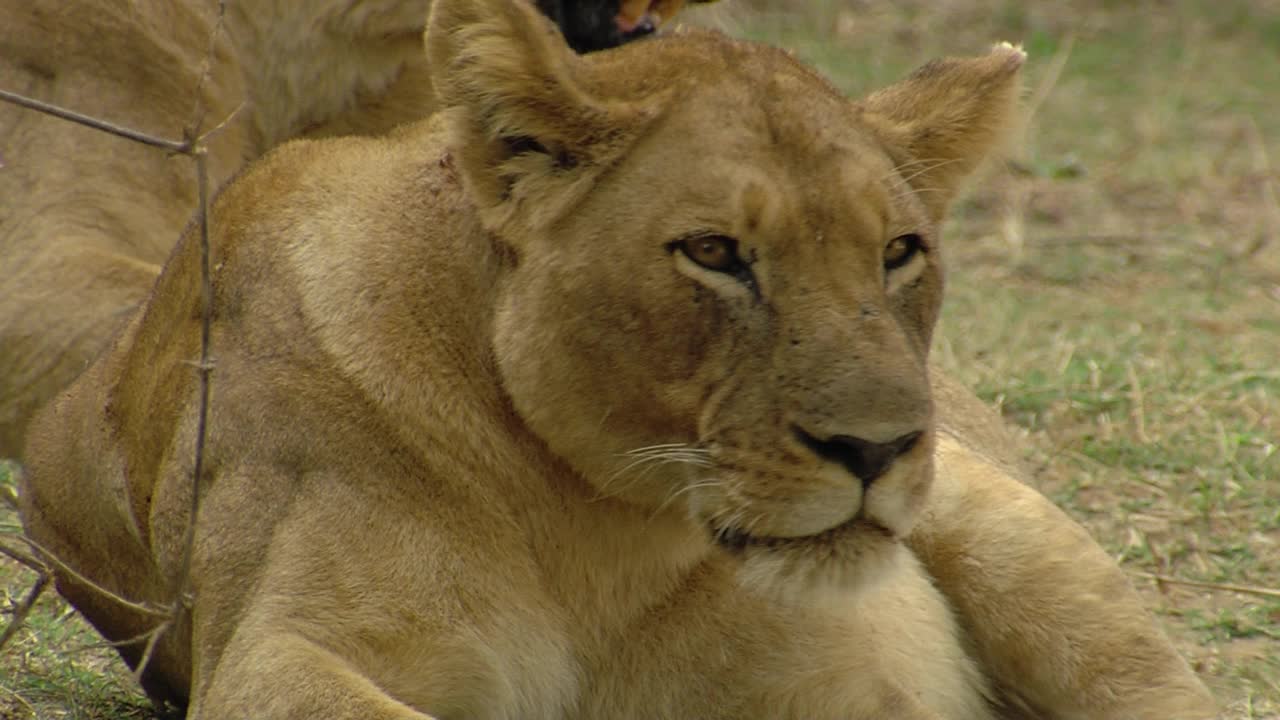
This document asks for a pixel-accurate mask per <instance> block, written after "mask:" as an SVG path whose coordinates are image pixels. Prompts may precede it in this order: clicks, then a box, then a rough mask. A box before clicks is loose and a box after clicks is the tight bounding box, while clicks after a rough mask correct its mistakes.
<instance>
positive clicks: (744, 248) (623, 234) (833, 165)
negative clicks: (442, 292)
mask: <svg viewBox="0 0 1280 720" xmlns="http://www.w3.org/2000/svg"><path fill="white" fill-rule="evenodd" d="M539 37H540V36H539ZM433 41H435V38H433ZM532 44H533V45H534V46H535V52H534V54H533V57H532V58H529V57H526V58H523V59H522V60H521V61H520V62H519V67H520V68H530V67H533V68H535V70H534V72H536V69H537V67H538V66H539V65H540V64H541V65H544V66H552V67H555V68H557V71H556V72H552V73H550V75H549V77H550V82H553V83H562V84H563V85H564V86H566V87H567V89H566V90H565V91H564V92H563V93H560V92H557V91H556V88H555V87H554V86H551V87H550V89H549V90H548V89H547V83H548V81H549V80H548V78H546V77H544V78H537V79H536V82H535V78H525V79H524V80H523V82H525V83H530V84H537V82H541V83H542V84H543V91H542V92H534V93H532V94H533V95H535V97H533V98H530V97H528V96H529V95H530V93H529V92H528V91H521V90H519V89H518V86H512V91H513V92H515V93H520V94H521V95H522V96H523V97H522V99H521V102H519V103H517V104H516V105H514V106H513V107H511V108H503V107H501V106H500V105H498V104H495V103H494V102H493V100H492V98H493V90H492V88H491V87H482V88H477V87H474V85H476V84H480V85H483V84H484V83H485V82H489V81H494V80H495V79H496V77H497V75H499V74H502V75H507V74H518V73H519V72H520V69H518V68H517V65H516V64H513V65H511V66H509V67H504V68H503V71H502V72H501V73H494V74H493V75H491V76H485V77H474V76H471V75H470V73H468V72H467V71H468V70H469V69H470V68H467V67H462V68H461V69H460V71H459V72H458V73H457V74H456V75H454V76H453V77H450V78H447V79H446V80H445V81H444V82H445V83H446V84H445V85H442V86H441V87H444V88H445V91H444V92H445V94H446V97H448V96H449V94H450V93H451V92H452V93H454V97H455V99H457V100H458V101H459V105H460V107H461V109H462V112H459V114H458V118H457V123H458V127H459V132H461V133H463V138H464V139H465V142H463V143H460V144H459V145H457V146H456V147H457V148H458V152H459V153H460V154H461V155H462V161H463V162H462V166H463V170H464V177H465V178H466V179H467V181H468V185H469V189H470V190H471V192H472V193H473V195H474V196H475V197H476V198H477V204H478V206H479V207H480V209H481V212H482V215H483V216H484V217H485V218H486V222H487V224H488V225H489V226H490V227H491V228H492V230H493V231H494V233H495V235H496V237H497V242H498V243H499V244H500V245H502V246H504V247H505V250H506V252H508V253H509V257H510V260H509V263H508V264H509V267H508V270H507V273H506V276H505V279H504V281H503V284H502V287H501V288H500V293H501V298H502V299H501V302H500V305H499V309H498V315H497V319H496V323H495V333H494V337H493V348H494V352H495V355H496V359H497V363H498V366H499V368H500V371H501V374H502V379H503V383H504V387H505V390H506V392H507V393H508V394H509V396H510V398H511V400H512V403H513V405H514V407H515V408H516V410H517V412H518V413H519V414H520V416H521V417H522V418H523V420H524V422H525V423H526V424H527V425H528V427H529V428H530V429H531V430H532V431H533V432H534V433H535V434H536V435H538V436H539V437H540V438H541V439H542V440H543V441H544V442H545V443H546V444H547V445H548V446H549V447H550V448H551V449H552V450H553V451H554V452H556V453H557V454H559V455H560V456H561V457H563V458H565V459H566V460H567V461H568V462H569V463H570V464H571V465H572V466H573V467H574V468H575V469H576V470H577V471H578V472H579V473H580V474H581V475H582V476H583V478H584V479H585V480H586V482H588V483H590V484H591V485H592V486H593V488H594V491H595V492H596V493H598V494H600V495H602V496H609V497H615V498H619V499H621V500H624V501H627V502H633V503H638V504H641V505H644V506H646V507H649V508H651V509H652V511H653V512H655V513H658V512H668V511H670V512H678V513H684V514H686V515H687V516H688V517H689V518H691V519H692V520H693V521H694V522H696V523H699V524H701V525H703V526H705V527H706V529H707V532H708V534H709V535H710V536H711V537H714V538H715V539H716V540H717V541H718V542H719V543H720V544H721V545H722V546H724V547H725V548H726V549H728V550H729V551H731V552H733V553H735V554H739V555H742V556H744V557H745V559H746V561H747V562H746V565H745V567H747V568H748V569H751V570H754V571H758V572H761V573H763V574H765V575H767V576H770V577H773V578H778V579H784V578H785V579H794V578H797V577H799V578H803V579H810V580H828V581H835V582H836V583H837V584H839V585H841V586H847V585H849V584H850V583H851V582H852V581H854V580H856V579H858V578H860V577H862V576H864V575H867V574H868V573H869V571H870V570H872V569H873V567H874V566H876V565H879V564H884V563H887V562H889V561H891V560H892V558H893V557H894V554H895V553H896V552H897V551H898V547H899V545H898V538H900V537H902V536H903V535H904V534H905V533H906V532H907V531H908V530H909V529H910V527H911V525H912V522H913V521H914V520H915V516H916V513H917V511H918V509H919V508H920V506H921V504H922V502H923V500H924V497H925V495H926V493H927V490H928V486H929V483H930V479H931V474H930V469H931V466H930V457H931V454H932V443H933V439H932V429H931V415H932V408H931V402H930V397H929V389H928V388H929V385H928V378H927V376H926V369H925V368H926V355H927V351H928V345H929V340H930V334H931V331H932V328H933V326H934V323H935V321H936V319H937V315H938V309H939V305H940V300H941V289H942V274H941V268H940V264H939V258H938V238H937V233H936V225H937V223H938V221H939V220H940V213H941V211H942V207H943V206H944V204H945V197H946V195H947V194H949V193H950V191H951V189H952V187H953V186H954V182H955V181H956V180H958V179H959V177H960V176H961V175H962V174H963V172H964V171H965V170H967V169H968V168H969V167H971V166H972V165H973V164H974V162H976V160H977V158H978V156H979V155H980V153H977V152H974V150H973V148H981V149H985V147H986V145H987V144H988V143H989V142H990V140H991V139H992V138H993V137H994V136H995V135H996V134H997V130H998V126H999V125H1000V124H1002V123H1003V119H1004V115H1005V114H1007V112H1008V106H1009V98H1008V97H995V98H993V97H992V96H991V94H992V93H993V92H994V91H995V90H1001V91H1002V94H1003V95H1012V91H1011V90H1009V89H1008V88H1009V87H1011V83H1010V78H1011V77H1012V76H1013V75H1014V74H1015V71H1016V69H1017V66H1018V65H1019V64H1020V62H1021V53H1020V52H1018V51H1016V50H1012V49H1007V50H998V51H997V53H1003V54H993V55H992V56H988V58H984V59H982V60H976V61H955V63H953V65H956V66H957V67H959V71H960V72H961V73H965V72H967V73H969V74H971V75H979V76H981V77H979V78H978V80H977V81H975V80H973V79H972V78H970V79H969V85H970V87H971V89H972V86H974V85H980V86H982V88H985V93H986V94H985V95H984V94H983V92H982V90H981V89H979V90H974V91H973V92H972V96H971V97H969V98H967V99H966V104H965V106H964V107H943V108H936V109H935V108H924V109H921V108H918V107H915V106H913V105H904V104H903V98H902V97H901V94H902V91H901V89H900V88H897V87H896V86H895V88H891V89H890V90H888V91H885V92H884V93H881V94H880V95H878V96H873V97H872V98H870V99H868V100H867V101H866V102H864V103H862V104H854V103H851V102H849V101H848V100H846V99H844V98H843V97H841V96H839V95H838V94H837V93H836V92H834V91H833V90H832V88H831V87H830V86H829V85H827V84H826V83H825V82H823V81H822V80H821V79H820V78H818V77H817V76H816V75H814V74H813V73H812V72H810V71H809V70H807V69H805V68H803V67H802V66H800V65H799V64H798V63H796V62H795V61H794V60H792V59H791V58H790V57H789V56H787V55H785V54H783V53H780V52H773V51H768V50H762V49H760V48H756V47H745V46H742V45H739V44H736V43H733V42H731V41H729V40H726V39H724V38H721V37H719V36H714V35H686V36H683V37H681V38H679V39H678V40H673V41H655V42H647V43H637V44H636V45H634V46H630V47H628V48H626V49H623V50H621V51H615V52H610V53H604V54H601V55H598V56H593V58H591V59H588V60H579V59H576V58H575V59H568V56H567V55H565V54H561V53H559V52H558V49H557V48H555V47H552V46H551V44H550V43H547V44H546V45H545V46H544V45H543V44H542V43H540V42H533V43H532ZM429 45H430V43H429ZM544 53H545V54H544ZM562 63H563V64H562ZM621 65H625V67H628V68H630V70H631V77H632V78H636V77H639V78H642V79H641V80H632V81H631V82H630V83H629V84H627V83H623V82H618V81H612V82H611V81H608V80H605V79H602V78H606V79H607V78H616V77H619V76H620V75H621V74H620V73H618V72H616V70H617V68H618V66H621ZM526 72H528V71H527V70H526ZM664 72H665V73H666V75H667V76H668V78H669V80H670V83H668V84H658V83H652V82H646V81H645V80H644V79H643V78H649V77H651V76H653V75H657V74H660V73H664ZM682 72H687V75H685V76H682V75H681V73H682ZM948 72H951V73H952V74H955V72H956V71H955V68H950V69H949V68H948V67H942V68H936V67H935V68H933V69H932V70H930V71H928V72H925V71H922V72H921V73H918V74H917V76H914V77H913V78H912V80H908V81H906V82H907V83H911V82H913V81H914V82H915V84H916V87H915V88H914V90H915V91H916V92H917V94H920V93H924V94H926V95H927V92H926V91H928V90H929V89H931V88H930V87H926V86H939V88H940V89H938V88H933V89H935V90H937V91H939V92H943V93H949V92H952V91H953V90H954V89H955V87H956V86H957V78H956V77H940V76H945V75H947V74H948ZM449 83H452V85H451V86H450V85H449ZM904 84H905V83H904ZM525 87H527V86H525ZM476 90H481V91H482V92H480V93H477V94H476V95H475V96H474V97H475V103H474V104H472V105H467V104H466V98H467V97H468V93H469V92H475V91H476ZM895 92H897V93H898V94H897V95H895V94H894V93H895ZM877 98H880V99H881V101H882V102H885V103H886V107H883V108H882V107H879V106H878V105H877ZM979 101H985V102H987V103H990V104H991V105H992V106H993V108H998V109H993V110H991V112H992V113H994V114H993V116H992V117H990V118H989V117H984V116H983V113H982V112H980V110H981V108H976V109H975V106H976V105H978V104H979ZM584 105H585V107H583V106H584ZM540 107H543V108H546V110H548V111H553V114H554V116H555V117H554V118H540V117H538V110H539V108H540ZM504 113H505V114H504ZM955 113H959V116H960V117H962V118H964V119H965V120H967V122H968V123H969V125H970V127H961V126H959V124H958V122H957V118H956V117H953V116H952V115H953V114H955ZM939 114H941V115H944V116H946V117H943V118H941V119H939V118H936V117H932V116H934V115H939ZM993 118H994V119H993ZM578 119H581V121H582V122H583V123H585V124H586V127H582V126H576V125H575V122H576V121H577V120H578ZM930 122H932V125H930V124H928V123H930ZM486 123H493V126H492V127H500V128H502V130H500V131H499V132H498V136H497V137H496V138H495V137H494V135H495V133H494V131H493V129H492V127H486V126H485V124H486ZM557 123H559V125H557ZM508 129H511V130H512V131H511V132H507V130H508ZM940 131H943V132H940ZM467 133H473V134H467ZM930 133H932V134H933V136H934V144H932V145H929V144H928V140H929V136H930ZM504 134H505V135H506V136H505V137H503V135H504ZM694 137H697V138H707V137H715V138H717V142H716V143H715V144H714V145H711V146H707V145H699V146H690V144H689V142H688V140H687V139H688V138H694ZM921 141H924V144H920V142H921ZM469 144H470V145H482V146H483V147H484V150H483V151H472V152H468V151H467V150H466V148H467V146H468V145H469ZM957 145H959V146H960V147H959V148H958V149H957V147H956V146H957ZM922 149H923V150H925V151H927V152H929V154H928V155H925V156H921V155H920V154H919V151H920V150H922ZM913 151H915V152H913ZM966 152H967V153H968V154H966ZM948 166H951V167H948ZM929 194H936V195H934V197H928V198H926V196H927V195H929Z"/></svg>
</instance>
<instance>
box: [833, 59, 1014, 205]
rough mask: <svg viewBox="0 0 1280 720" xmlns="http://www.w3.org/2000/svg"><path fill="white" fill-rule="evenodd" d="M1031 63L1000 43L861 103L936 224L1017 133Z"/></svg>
mask: <svg viewBox="0 0 1280 720" xmlns="http://www.w3.org/2000/svg"><path fill="white" fill-rule="evenodd" d="M1026 57H1027V55H1026V53H1025V52H1023V51H1022V49H1021V48H1018V47H1014V46H1013V45H1010V44H1008V43H1001V44H1000V45H997V46H996V47H994V48H993V49H992V50H991V52H990V53H989V54H988V55H985V56H983V57H978V58H948V59H945V60H935V61H933V62H931V63H929V64H927V65H925V66H924V67H921V68H920V69H919V70H916V71H915V72H914V73H912V74H911V75H910V76H909V77H907V78H906V79H905V80H902V81H901V82H898V83H896V84H894V85H890V86H889V87H887V88H885V89H883V90H880V91H879V92H876V93H874V94H872V95H871V96H869V97H867V98H866V99H865V100H863V101H862V102H860V103H858V106H859V107H860V108H861V109H862V112H863V115H862V117H863V120H864V121H865V122H867V123H868V124H869V125H870V126H871V127H872V128H873V129H874V130H875V131H876V132H877V134H879V135H880V137H881V139H882V140H883V141H884V142H885V143H886V144H887V145H888V146H889V147H890V149H891V150H892V152H893V153H894V154H895V155H897V156H898V158H897V159H898V162H899V163H900V165H901V166H902V167H903V173H902V174H903V177H904V178H906V179H907V182H909V183H910V184H911V186H912V187H914V188H915V189H916V190H917V191H919V193H920V195H919V197H920V200H921V202H923V203H924V205H925V207H926V208H928V210H929V213H930V215H931V216H932V217H933V218H934V219H940V218H941V217H942V215H943V213H945V212H946V207H947V204H948V203H949V202H950V200H951V198H952V197H954V196H955V193H956V190H957V189H958V188H959V185H960V181H961V180H963V179H964V178H965V176H966V175H968V174H969V173H970V172H971V171H972V170H973V169H974V168H975V167H976V166H977V165H978V163H979V162H981V161H982V159H983V158H984V157H986V155H987V154H988V153H989V152H991V150H992V149H993V148H994V147H995V146H996V145H998V144H999V143H1000V142H1001V141H1002V140H1003V139H1004V138H1005V136H1006V134H1007V133H1008V130H1009V128H1010V127H1011V126H1012V125H1013V121H1014V120H1015V118H1016V117H1017V114H1018V110H1017V107H1018V102H1017V101H1018V93H1019V90H1020V89H1021V83H1020V81H1019V70H1020V69H1021V67H1022V64H1023V61H1025V60H1026Z"/></svg>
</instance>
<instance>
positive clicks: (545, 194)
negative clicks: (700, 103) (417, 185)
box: [427, 0, 654, 234]
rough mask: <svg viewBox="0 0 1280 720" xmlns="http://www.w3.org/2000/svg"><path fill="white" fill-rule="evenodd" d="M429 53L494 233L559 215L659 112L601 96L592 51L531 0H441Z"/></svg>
mask: <svg viewBox="0 0 1280 720" xmlns="http://www.w3.org/2000/svg"><path fill="white" fill-rule="evenodd" d="M427 55H428V59H429V61H430V63H431V72H432V75H433V78H432V80H433V83H434V85H435V88H436V94H437V96H438V99H439V101H440V104H441V107H442V108H447V109H448V110H447V113H448V117H449V122H451V123H452V131H453V133H454V137H453V143H452V145H453V152H454V153H455V160H456V161H457V162H458V164H459V166H460V168H461V171H462V173H463V178H464V181H465V182H466V184H467V187H468V190H469V192H470V193H471V195H472V197H473V198H474V200H475V201H476V203H477V205H478V210H479V211H480V215H481V219H482V221H483V222H484V224H485V225H486V226H487V227H489V228H490V229H492V230H500V229H501V228H503V227H504V226H507V225H509V224H510V223H512V222H518V223H520V224H523V225H526V226H528V227H545V226H546V225H547V224H549V223H550V222H552V221H553V220H555V219H556V218H557V217H559V216H560V215H561V214H563V213H564V212H565V211H567V210H568V208H569V207H571V206H572V205H573V203H574V202H575V201H576V200H577V199H579V198H581V196H582V194H583V193H584V192H586V190H588V189H589V188H590V186H591V184H592V180H593V179H594V178H595V177H596V176H597V175H598V173H599V171H600V170H601V169H603V168H605V167H607V166H609V165H610V164H612V163H613V162H615V161H616V160H617V159H618V158H620V157H621V156H622V154H623V153H625V152H626V150H627V149H628V148H629V147H630V146H631V143H632V142H633V141H634V139H635V138H636V137H638V135H639V134H640V131H641V130H642V128H643V126H644V125H645V124H646V121H647V120H648V119H649V118H651V117H652V116H653V114H654V113H653V112H651V111H648V110H646V109H644V108H642V107H640V106H638V105H636V104H633V103H627V102H622V101H619V100H615V99H610V98H602V97H597V96H595V95H593V93H592V92H590V90H589V89H588V88H587V87H585V86H584V83H583V82H582V81H581V77H582V76H583V74H584V73H585V72H586V68H585V67H584V61H583V60H582V58H580V57H579V56H577V55H576V54H575V53H574V52H573V51H572V50H571V49H569V47H568V45H566V44H565V42H564V39H563V38H562V37H561V35H560V33H559V31H558V30H557V29H556V27H555V26H554V25H553V24H552V23H551V22H550V21H549V20H547V19H546V18H545V17H544V16H543V15H542V14H541V13H539V12H538V11H537V10H536V9H535V8H534V6H533V4H532V3H530V2H527V1H526V0H436V2H435V3H434V7H432V10H431V18H430V20H429V22H428V27H427ZM504 234H505V233H504Z"/></svg>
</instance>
